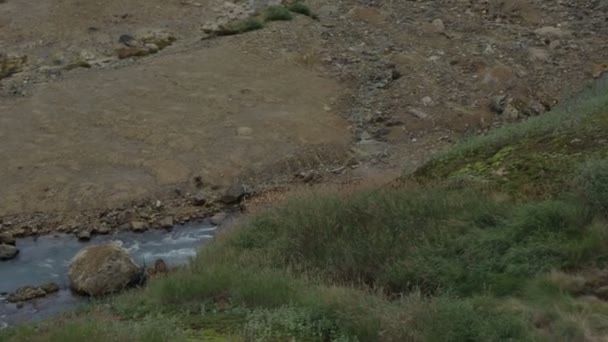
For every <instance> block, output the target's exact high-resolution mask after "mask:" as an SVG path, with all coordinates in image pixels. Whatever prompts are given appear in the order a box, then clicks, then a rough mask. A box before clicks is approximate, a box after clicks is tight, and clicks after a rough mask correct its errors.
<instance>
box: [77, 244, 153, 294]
mask: <svg viewBox="0 0 608 342" xmlns="http://www.w3.org/2000/svg"><path fill="white" fill-rule="evenodd" d="M68 276H69V278H70V286H71V287H72V289H73V290H74V291H76V292H78V293H81V294H84V295H88V296H92V297H100V296H104V295H108V294H111V293H116V292H119V291H122V290H124V289H126V288H128V287H131V286H133V285H136V284H138V283H140V281H141V277H142V272H141V269H140V268H139V266H137V264H136V263H135V261H133V259H132V258H131V256H129V253H128V252H127V250H125V249H124V248H121V247H119V246H118V245H115V244H106V245H98V246H90V247H86V248H84V249H82V250H81V251H80V252H78V254H76V256H75V257H74V258H73V259H72V261H71V262H70V270H69V274H68Z"/></svg>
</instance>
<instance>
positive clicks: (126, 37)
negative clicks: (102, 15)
mask: <svg viewBox="0 0 608 342" xmlns="http://www.w3.org/2000/svg"><path fill="white" fill-rule="evenodd" d="M118 42H119V43H121V44H124V45H126V46H128V47H138V46H141V42H139V41H138V40H137V39H135V37H133V36H132V35H130V34H123V35H121V36H120V37H118Z"/></svg>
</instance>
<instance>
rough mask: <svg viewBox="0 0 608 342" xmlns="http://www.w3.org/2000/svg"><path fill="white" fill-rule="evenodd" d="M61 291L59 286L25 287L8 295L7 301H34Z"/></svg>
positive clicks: (51, 284)
mask: <svg viewBox="0 0 608 342" xmlns="http://www.w3.org/2000/svg"><path fill="white" fill-rule="evenodd" d="M57 291H59V285H57V284H55V283H48V284H45V285H42V286H23V287H20V288H18V289H17V290H16V291H15V292H13V293H11V294H9V295H8V297H7V298H6V300H8V301H9V302H11V303H17V302H27V301H29V300H32V299H36V298H40V297H44V296H47V295H49V294H51V293H55V292H57Z"/></svg>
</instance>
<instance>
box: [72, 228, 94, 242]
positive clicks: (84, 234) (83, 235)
mask: <svg viewBox="0 0 608 342" xmlns="http://www.w3.org/2000/svg"><path fill="white" fill-rule="evenodd" d="M76 237H77V238H78V241H89V240H91V232H89V231H88V230H82V231H80V232H78V234H77V235H76Z"/></svg>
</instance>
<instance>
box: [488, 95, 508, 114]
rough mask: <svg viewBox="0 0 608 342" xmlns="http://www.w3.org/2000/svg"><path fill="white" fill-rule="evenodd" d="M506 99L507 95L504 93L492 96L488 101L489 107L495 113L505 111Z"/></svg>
mask: <svg viewBox="0 0 608 342" xmlns="http://www.w3.org/2000/svg"><path fill="white" fill-rule="evenodd" d="M508 100H509V97H508V96H507V95H505V94H501V95H497V96H494V97H493V98H492V101H491V102H490V109H491V110H492V111H493V112H495V113H497V114H502V113H503V112H504V111H505V108H506V106H507V102H508Z"/></svg>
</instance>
